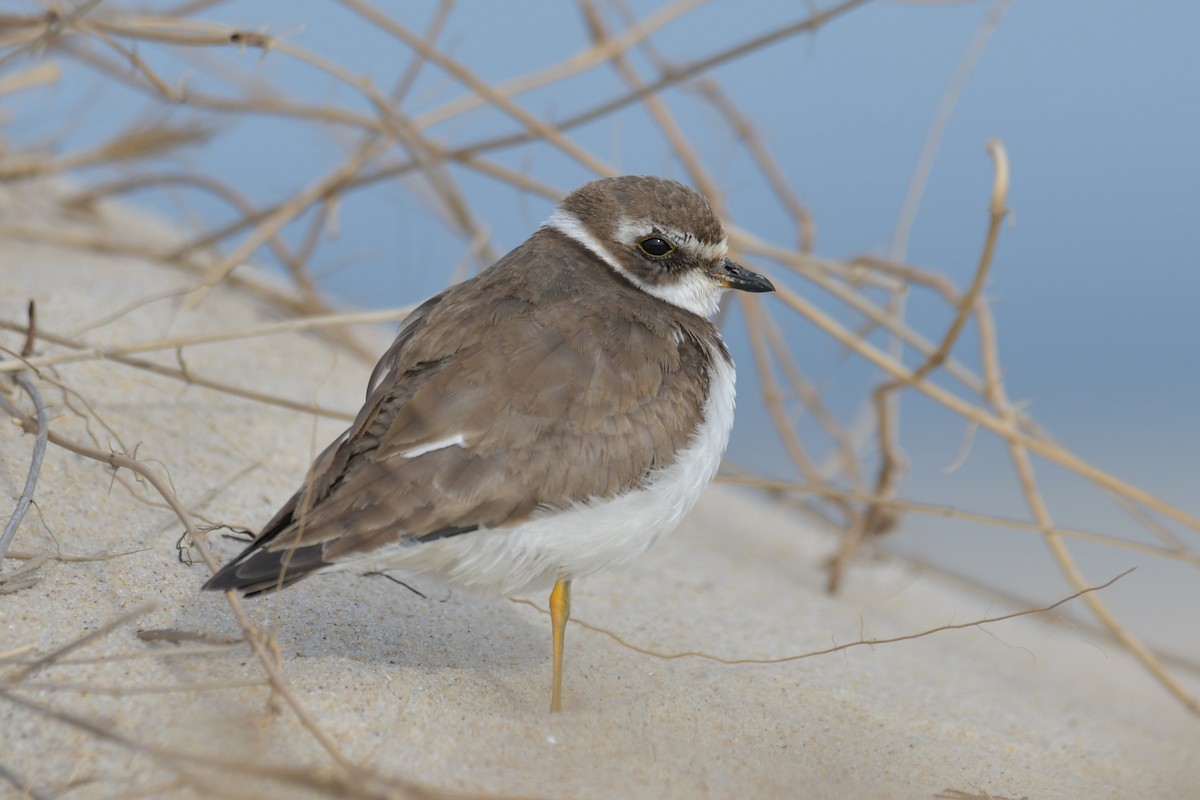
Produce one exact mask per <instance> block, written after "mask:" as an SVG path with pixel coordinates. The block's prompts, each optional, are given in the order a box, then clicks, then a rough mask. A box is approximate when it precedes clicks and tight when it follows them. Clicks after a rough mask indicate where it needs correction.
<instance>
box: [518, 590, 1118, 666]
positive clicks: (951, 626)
mask: <svg viewBox="0 0 1200 800" xmlns="http://www.w3.org/2000/svg"><path fill="white" fill-rule="evenodd" d="M1133 571H1134V568H1130V569H1127V570H1125V571H1124V572H1122V573H1121V574H1119V575H1117V576H1116V577H1113V578H1110V579H1109V580H1107V581H1105V582H1104V583H1101V584H1098V585H1096V586H1085V587H1084V588H1083V589H1080V590H1079V591H1077V592H1075V593H1074V594H1072V595H1070V596H1068V597H1064V598H1062V599H1061V600H1058V601H1056V602H1053V603H1051V604H1050V605H1047V606H1042V607H1040V608H1027V609H1025V610H1023V611H1014V612H1012V613H1010V614H1001V615H999V616H995V617H984V618H982V619H977V620H973V621H971V622H956V623H948V624H946V625H939V626H937V627H936V628H929V629H928V630H924V631H919V632H917V633H906V634H903V635H901V636H889V637H885V638H878V639H858V640H856V641H853V642H847V643H846V644H839V645H834V646H833V647H826V648H825V649H823V650H810V651H808V652H806V653H797V654H795V655H790V656H780V657H779V658H723V657H721V656H715V655H713V654H711V653H706V652H704V651H703V650H688V651H685V652H682V653H664V652H661V651H659V650H652V649H650V648H648V647H641V646H639V645H636V644H633V643H631V642H629V641H627V640H626V639H623V638H622V637H621V636H619V635H617V634H616V633H613V632H612V631H610V630H608V629H607V628H602V627H600V626H599V625H595V624H593V623H590V622H585V621H583V620H580V619H576V618H574V617H572V618H571V622H573V623H574V624H576V625H579V626H580V627H582V628H586V629H588V630H589V631H595V632H596V633H602V634H604V635H605V636H607V637H609V638H610V639H612V640H613V641H614V642H616V643H617V644H619V645H621V646H622V647H627V648H629V649H630V650H633V651H634V652H637V653H642V654H643V655H648V656H653V657H654V658H661V659H662V660H664V661H676V660H679V659H682V658H701V659H704V660H705V661H715V662H717V663H718V664H728V665H729V666H738V665H771V664H788V663H791V662H793V661H801V660H803V659H806V658H815V657H816V656H827V655H830V654H831V653H840V652H842V651H843V650H849V649H851V648H853V647H875V646H876V645H881V644H895V643H896V642H909V641H912V640H913V639H923V638H925V637H926V636H932V635H933V634H935V633H944V632H945V631H958V630H964V629H966V628H982V627H983V626H985V625H993V624H995V623H997V622H1005V621H1006V620H1010V619H1016V618H1017V617H1026V616H1030V615H1032V614H1045V613H1048V612H1050V611H1054V610H1055V609H1057V608H1059V607H1060V606H1063V605H1066V604H1067V603H1069V602H1071V601H1072V600H1076V599H1078V598H1080V597H1085V596H1087V595H1091V594H1092V593H1094V592H1098V591H1100V590H1102V589H1107V588H1108V587H1109V586H1112V585H1113V584H1114V583H1116V582H1117V581H1119V580H1121V578H1124V577H1125V576H1126V575H1128V574H1129V573H1131V572H1133ZM513 602H514V603H520V604H522V605H527V606H530V607H532V608H536V609H537V610H538V611H540V612H542V613H543V614H549V613H550V612H549V611H547V610H545V609H543V608H542V607H541V606H539V605H538V604H537V603H535V602H533V601H532V600H528V599H525V598H513Z"/></svg>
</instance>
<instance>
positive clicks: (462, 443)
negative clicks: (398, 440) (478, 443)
mask: <svg viewBox="0 0 1200 800" xmlns="http://www.w3.org/2000/svg"><path fill="white" fill-rule="evenodd" d="M466 446H467V440H466V439H465V438H464V437H463V435H462V434H461V433H456V434H454V435H453V436H447V437H446V438H445V439H438V440H437V441H435V442H429V443H428V444H419V445H417V446H416V447H413V448H410V449H408V450H404V451H402V452H401V453H400V455H401V456H402V457H404V458H416V457H417V456H423V455H425V454H426V453H432V452H433V451H434V450H442V449H444V448H447V447H466Z"/></svg>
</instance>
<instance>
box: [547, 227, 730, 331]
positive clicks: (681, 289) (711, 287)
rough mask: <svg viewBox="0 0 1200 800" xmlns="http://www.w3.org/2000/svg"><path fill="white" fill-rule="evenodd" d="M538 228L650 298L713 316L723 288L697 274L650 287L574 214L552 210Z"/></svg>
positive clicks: (691, 272)
mask: <svg viewBox="0 0 1200 800" xmlns="http://www.w3.org/2000/svg"><path fill="white" fill-rule="evenodd" d="M542 227H543V228H552V229H553V230H556V231H558V232H559V233H561V234H563V235H564V236H567V237H569V238H571V239H574V240H575V241H576V242H579V243H580V244H581V245H583V246H584V247H586V248H587V249H588V250H591V251H592V252H593V253H595V254H596V255H597V256H599V257H600V260H601V261H603V262H604V263H605V264H608V266H609V267H610V268H611V269H612V270H613V271H614V272H616V273H617V274H618V275H620V276H621V277H622V278H624V279H625V280H627V281H629V282H630V283H632V284H633V285H634V286H636V287H638V288H639V289H641V290H642V291H643V292H645V293H646V294H648V295H651V296H652V297H657V298H658V299H659V300H665V301H667V302H668V303H670V304H671V305H673V306H676V307H678V308H682V309H684V310H685V311H691V312H692V313H693V314H698V315H700V316H702V317H705V318H707V317H711V316H712V315H713V314H715V313H717V307H718V306H719V305H720V302H721V292H723V291H724V287H722V286H721V285H720V284H719V283H717V282H716V281H714V280H713V279H712V278H709V277H708V276H707V275H704V274H702V273H701V272H699V271H696V270H692V271H690V272H688V274H687V275H685V276H684V277H683V278H682V279H680V280H678V281H675V282H674V283H671V284H669V285H665V286H655V285H650V284H647V283H645V282H643V281H641V280H639V279H638V278H637V276H635V275H633V274H631V273H630V272H629V271H628V270H627V269H625V268H624V267H622V266H621V263H620V262H619V261H617V259H615V258H613V254H612V253H611V252H609V250H608V248H607V247H605V246H604V245H603V244H602V243H601V242H600V241H599V240H598V239H596V237H595V236H592V234H591V233H590V232H589V231H588V229H587V228H585V227H584V226H583V223H581V222H580V221H579V219H578V218H577V217H576V216H575V215H574V214H571V213H570V212H568V211H563V210H562V209H561V208H558V209H555V210H554V213H553V214H551V215H550V219H548V220H546V222H545V223H544V224H543V225H542Z"/></svg>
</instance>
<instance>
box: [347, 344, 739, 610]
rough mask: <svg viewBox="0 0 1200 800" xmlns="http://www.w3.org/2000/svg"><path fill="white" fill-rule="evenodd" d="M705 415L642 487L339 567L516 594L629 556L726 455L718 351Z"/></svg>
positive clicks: (727, 407) (729, 417)
mask: <svg viewBox="0 0 1200 800" xmlns="http://www.w3.org/2000/svg"><path fill="white" fill-rule="evenodd" d="M713 355H714V358H713V362H714V367H713V371H712V374H711V376H710V380H709V396H708V400H707V402H706V403H705V406H704V418H703V422H702V423H701V426H700V429H699V431H697V433H696V435H695V436H694V437H693V438H692V441H691V442H690V444H689V445H688V446H687V447H686V448H685V449H683V450H681V451H680V452H679V455H678V457H677V458H676V460H675V463H673V464H671V465H670V466H669V467H666V468H665V469H662V470H660V471H659V472H657V473H655V477H654V480H653V481H652V482H650V483H649V484H647V485H646V486H645V487H644V488H642V489H639V490H637V491H633V492H629V493H627V494H623V495H620V496H618V497H615V498H612V499H610V500H604V501H598V502H594V503H581V504H579V505H576V506H574V507H572V508H569V509H566V510H563V511H557V512H550V513H547V514H546V515H545V516H541V517H537V518H535V519H533V520H530V521H529V522H526V523H525V524H523V525H520V526H517V527H514V528H503V529H497V530H480V531H474V532H472V533H465V534H461V535H459V536H452V537H447V538H445V539H437V540H435V541H432V542H426V543H400V544H396V545H392V546H389V547H385V548H383V549H381V550H378V551H376V552H374V553H371V554H369V555H367V556H364V557H363V558H362V559H355V560H354V561H352V562H343V563H341V564H339V565H337V567H335V568H334V569H337V570H344V569H362V568H364V567H369V568H370V569H375V570H384V569H404V570H409V571H412V572H431V573H436V574H438V575H441V576H442V577H443V578H445V579H446V580H447V581H448V582H449V583H451V584H453V585H456V586H460V587H462V588H464V589H469V590H471V591H475V592H478V593H483V594H497V595H505V596H506V595H512V594H518V593H521V592H523V591H525V590H531V589H540V588H546V587H549V586H550V585H552V584H553V583H554V581H556V580H558V579H560V578H561V579H572V578H578V577H581V576H584V575H590V574H591V573H593V572H596V571H598V570H602V569H606V568H608V567H613V566H621V565H624V564H628V563H630V562H631V561H633V560H634V559H636V558H637V557H638V556H640V555H642V554H643V553H645V552H646V551H647V550H649V549H650V548H651V547H652V546H653V545H654V543H655V542H656V541H658V539H659V538H661V537H662V536H664V535H666V534H667V533H670V532H671V531H672V530H673V529H674V528H675V527H676V526H677V525H678V524H679V522H680V521H681V520H682V519H683V517H684V515H685V514H687V512H688V511H690V510H691V508H692V506H693V505H695V503H696V501H697V500H698V499H699V498H700V494H701V492H703V491H704V487H706V486H707V485H708V484H709V482H710V481H711V480H712V479H713V476H714V475H716V473H717V467H718V465H719V464H720V463H721V456H722V455H723V454H724V453H725V445H726V444H728V442H729V432H730V430H731V429H732V427H733V405H734V370H733V365H732V364H730V363H728V362H727V361H726V360H725V359H724V358H722V357H721V356H720V355H719V354H716V353H714V354H713Z"/></svg>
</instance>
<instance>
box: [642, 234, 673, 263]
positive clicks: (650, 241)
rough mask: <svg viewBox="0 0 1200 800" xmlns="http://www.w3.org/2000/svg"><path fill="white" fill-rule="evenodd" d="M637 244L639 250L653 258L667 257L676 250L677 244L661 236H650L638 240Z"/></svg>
mask: <svg viewBox="0 0 1200 800" xmlns="http://www.w3.org/2000/svg"><path fill="white" fill-rule="evenodd" d="M637 246H638V250H641V251H642V252H643V253H645V254H646V255H648V256H650V257H651V258H666V257H667V256H669V255H671V253H674V252H675V245H673V244H672V243H671V242H668V241H667V240H666V239H664V238H662V237H661V236H648V237H646V238H645V239H642V240H641V241H640V242H638V243H637Z"/></svg>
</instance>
